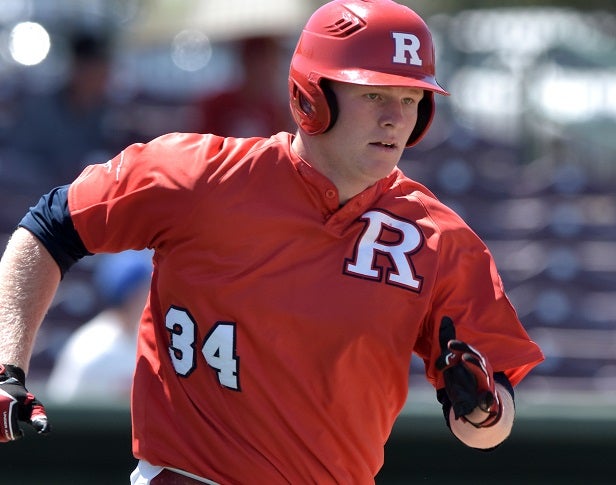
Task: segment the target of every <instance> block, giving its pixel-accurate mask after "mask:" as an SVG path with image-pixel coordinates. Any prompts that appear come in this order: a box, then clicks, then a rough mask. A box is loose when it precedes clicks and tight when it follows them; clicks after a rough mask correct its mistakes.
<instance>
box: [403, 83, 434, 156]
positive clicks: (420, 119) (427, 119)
mask: <svg viewBox="0 0 616 485" xmlns="http://www.w3.org/2000/svg"><path fill="white" fill-rule="evenodd" d="M432 118H434V93H433V92H432V91H424V96H423V98H421V101H419V105H418V106H417V122H416V123H415V128H413V132H412V133H411V136H409V139H408V141H407V142H406V146H407V148H408V147H412V146H414V145H416V144H417V143H419V141H420V140H421V139H422V138H423V137H424V135H425V134H426V132H427V131H428V128H429V127H430V124H431V123H432Z"/></svg>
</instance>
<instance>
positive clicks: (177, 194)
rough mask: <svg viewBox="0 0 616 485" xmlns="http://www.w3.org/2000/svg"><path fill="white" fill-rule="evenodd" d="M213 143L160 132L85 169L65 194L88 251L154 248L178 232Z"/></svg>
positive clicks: (213, 150) (187, 218) (214, 148)
mask: <svg viewBox="0 0 616 485" xmlns="http://www.w3.org/2000/svg"><path fill="white" fill-rule="evenodd" d="M218 143H219V139H217V138H216V137H204V136H203V135H197V134H180V133H174V134H169V135H163V136H161V137H159V138H157V139H155V140H153V141H151V142H149V143H147V144H134V145H131V146H129V147H128V148H126V149H125V150H123V151H122V152H121V153H120V154H119V155H117V156H116V157H115V158H113V159H112V160H110V161H108V162H107V163H104V164H98V165H91V166H89V167H87V168H86V169H85V170H84V171H83V172H82V173H81V175H80V176H79V177H78V178H77V179H76V180H75V181H74V182H73V183H72V184H71V186H70V188H69V194H68V205H69V210H70V213H71V217H72V220H73V224H74V226H75V229H76V230H77V232H78V233H79V236H80V237H81V240H82V241H83V243H84V245H85V247H86V248H87V249H88V250H89V251H90V252H92V253H98V252H119V251H123V250H127V249H137V250H138V249H144V248H153V247H157V246H160V245H161V244H164V242H165V241H169V240H170V238H172V237H173V236H174V235H177V234H180V233H181V231H182V228H183V227H186V225H187V224H189V223H190V222H189V221H190V215H191V208H192V207H193V206H194V204H193V201H194V197H196V192H195V190H194V188H195V186H196V185H197V184H199V181H200V180H203V174H204V171H205V170H206V167H207V163H206V160H207V159H208V157H210V156H211V155H212V153H216V151H217V144H218Z"/></svg>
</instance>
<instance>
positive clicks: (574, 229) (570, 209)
mask: <svg viewBox="0 0 616 485" xmlns="http://www.w3.org/2000/svg"><path fill="white" fill-rule="evenodd" d="M583 224H584V216H583V214H582V210H581V209H580V207H579V206H578V205H576V204H575V203H569V202H564V203H561V204H559V205H557V206H556V207H554V209H553V211H552V217H551V220H550V227H551V229H552V232H554V234H556V235H557V236H560V237H571V236H575V235H576V234H578V233H579V232H580V231H581V230H582V226H583Z"/></svg>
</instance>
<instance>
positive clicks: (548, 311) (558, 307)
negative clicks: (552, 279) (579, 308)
mask: <svg viewBox="0 0 616 485" xmlns="http://www.w3.org/2000/svg"><path fill="white" fill-rule="evenodd" d="M535 312H536V313H537V317H538V318H539V320H541V321H542V322H544V323H546V324H548V325H556V324H559V323H562V322H563V320H565V319H566V318H567V317H568V316H569V315H570V314H571V303H570V302H569V298H567V295H565V294H564V293H563V292H561V291H558V290H545V291H543V292H541V293H540V294H539V297H538V298H537V301H536V302H535Z"/></svg>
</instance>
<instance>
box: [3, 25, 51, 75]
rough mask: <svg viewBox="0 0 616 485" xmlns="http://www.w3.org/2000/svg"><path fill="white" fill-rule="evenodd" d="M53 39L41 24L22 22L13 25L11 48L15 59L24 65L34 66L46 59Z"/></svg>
mask: <svg viewBox="0 0 616 485" xmlns="http://www.w3.org/2000/svg"><path fill="white" fill-rule="evenodd" d="M50 47H51V41H50V38H49V34H48V33H47V31H46V30H45V28H44V27H43V26H42V25H41V24H37V23H36V22H22V23H19V24H17V25H16V26H15V27H13V30H12V31H11V35H10V41H9V50H10V52H11V56H12V57H13V59H14V60H15V61H16V62H18V63H19V64H22V65H24V66H34V65H36V64H40V63H41V62H43V61H44V60H45V58H46V57H47V54H49V49H50Z"/></svg>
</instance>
